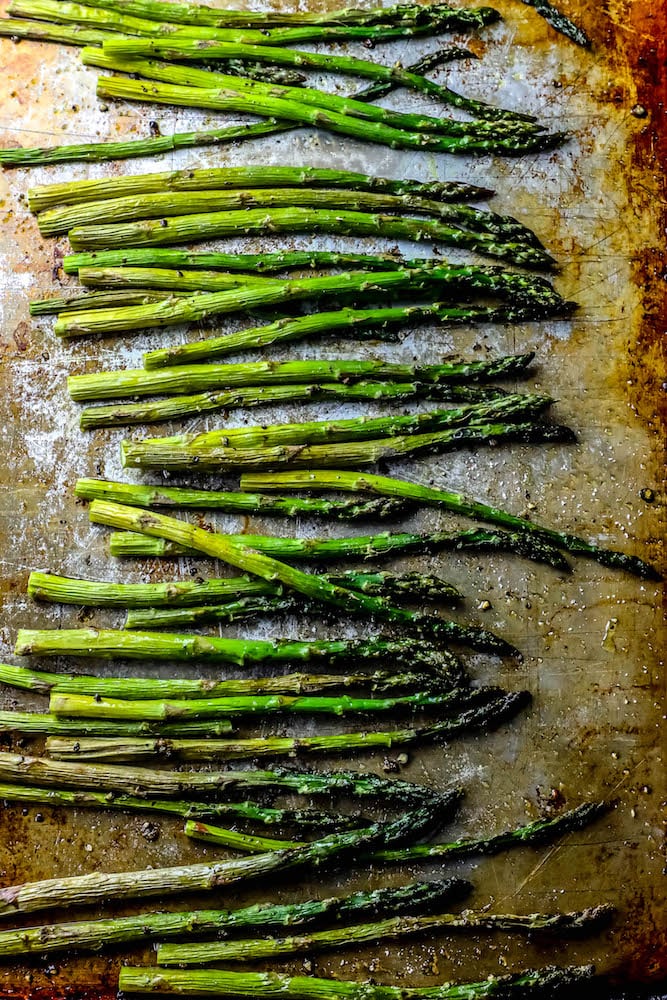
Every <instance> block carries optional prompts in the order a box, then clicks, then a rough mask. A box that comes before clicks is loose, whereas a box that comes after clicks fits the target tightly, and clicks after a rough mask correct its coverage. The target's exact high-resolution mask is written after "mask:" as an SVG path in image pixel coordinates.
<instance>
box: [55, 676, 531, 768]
mask: <svg viewBox="0 0 667 1000" xmlns="http://www.w3.org/2000/svg"><path fill="white" fill-rule="evenodd" d="M529 700H530V696H529V695H528V692H526V691H519V692H516V693H512V694H501V695H499V696H498V697H496V698H493V697H492V698H491V699H490V700H487V695H486V693H484V692H482V693H481V694H479V695H477V693H476V692H473V693H472V694H471V697H470V701H471V703H473V706H474V707H472V708H468V709H466V710H465V711H463V712H461V713H460V714H459V715H457V716H454V717H453V718H451V719H443V720H441V721H439V722H434V723H432V724H431V725H426V726H420V727H417V728H414V727H411V728H407V729H405V728H404V729H394V730H389V731H386V732H368V731H366V730H364V731H363V732H357V733H339V734H335V735H330V736H300V737H296V738H292V737H280V736H271V737H257V738H255V739H239V740H216V739H206V740H171V739H170V740H163V739H160V740H130V739H125V740H123V741H120V740H113V741H110V740H103V739H89V740H87V739H86V740H82V739H77V741H76V742H75V743H74V742H73V741H72V740H65V739H57V738H54V739H51V740H49V741H48V752H49V754H50V755H51V757H52V758H53V759H59V760H64V761H66V760H70V759H76V760H77V761H81V760H93V761H108V760H112V761H116V762H117V761H130V762H132V763H136V762H137V761H144V760H153V761H155V760H160V759H161V758H164V759H166V760H173V759H182V760H189V761H197V762H200V763H201V762H202V761H215V760H221V759H226V760H234V759H244V758H245V759H252V760H254V759H256V758H260V757H277V756H284V755H287V756H289V757H295V756H302V755H304V754H311V753H336V754H341V753H345V754H349V753H353V752H355V751H357V750H373V749H378V748H381V749H383V750H385V751H386V750H392V749H398V748H399V747H409V746H421V745H423V744H424V743H428V742H433V741H435V742H442V741H449V740H451V739H453V738H454V737H456V736H459V735H461V734H462V733H467V732H470V731H474V730H477V729H481V730H485V729H491V728H493V727H495V726H497V725H499V724H500V723H502V722H505V721H507V720H509V719H511V718H513V717H514V716H515V715H516V714H517V712H519V711H520V710H521V709H522V708H524V707H525V706H526V704H527V703H528V701H529ZM478 702H479V703H480V704H477V703H478Z"/></svg>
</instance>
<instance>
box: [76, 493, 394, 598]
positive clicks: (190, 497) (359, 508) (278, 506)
mask: <svg viewBox="0 0 667 1000" xmlns="http://www.w3.org/2000/svg"><path fill="white" fill-rule="evenodd" d="M74 492H75V494H76V496H77V497H81V498H82V499H84V500H117V501H119V502H120V503H126V504H129V505H130V506H131V507H185V508H194V509H197V510H201V509H202V508H204V509H207V510H219V511H220V512H221V513H223V514H236V513H241V514H260V515H262V516H264V515H267V514H268V515H271V516H272V517H273V516H281V517H303V516H306V517H307V516H313V515H316V516H318V517H332V518H334V519H335V520H339V521H352V520H357V519H360V518H379V519H380V520H383V519H384V518H393V517H398V516H399V515H400V514H404V513H405V512H406V511H407V510H410V509H411V508H412V504H409V503H406V502H405V501H403V500H384V499H382V500H371V501H366V500H362V501H361V503H359V502H357V501H356V500H352V501H350V500H315V499H311V498H310V497H306V498H304V497H296V498H295V497H290V496H287V497H276V496H272V495H267V496H262V495H261V494H257V493H238V492H233V493H230V492H226V491H221V490H194V489H189V488H183V487H178V486H176V487H174V486H145V485H138V484H131V483H111V482H105V481H104V480H101V479H78V480H77V482H76V486H75V487H74ZM227 583H228V586H229V588H231V586H232V584H231V581H227ZM252 586H253V587H257V586H258V584H257V582H254V583H253V584H252ZM248 592H249V593H272V592H273V591H270V590H269V591H267V590H266V589H264V590H251V591H248ZM216 593H218V592H216ZM236 593H238V591H234V590H232V589H228V590H224V589H223V590H222V591H220V592H219V593H218V596H221V595H222V594H225V595H226V596H228V595H230V594H236ZM74 603H77V604H81V603H83V602H82V601H76V602H74ZM149 603H150V604H153V603H154V602H152V601H151V602H149ZM195 603H197V601H195Z"/></svg>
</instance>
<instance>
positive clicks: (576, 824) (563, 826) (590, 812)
mask: <svg viewBox="0 0 667 1000" xmlns="http://www.w3.org/2000/svg"><path fill="white" fill-rule="evenodd" d="M613 806H614V803H613V802H584V803H583V804H582V805H580V806H577V807H576V808H575V809H571V810H570V811H569V812H566V813H563V815H562V816H557V817H556V818H555V819H545V820H543V821H541V822H540V821H538V822H537V823H534V824H532V825H531V827H526V831H527V833H526V837H525V839H526V840H528V841H529V842H530V843H531V844H539V843H552V842H553V840H554V839H555V838H556V837H558V836H562V835H563V834H566V833H572V832H573V831H574V830H583V829H584V827H586V826H588V825H589V823H593V822H594V821H595V820H596V819H598V818H599V817H600V816H603V815H604V814H605V813H606V812H609V810H610V809H612V808H613ZM528 831H530V832H528ZM522 839H524V838H522Z"/></svg>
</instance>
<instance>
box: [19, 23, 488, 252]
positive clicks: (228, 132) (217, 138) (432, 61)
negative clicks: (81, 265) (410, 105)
mask: <svg viewBox="0 0 667 1000" xmlns="http://www.w3.org/2000/svg"><path fill="white" fill-rule="evenodd" d="M25 24H29V25H30V26H31V33H28V31H27V30H25V29H24V30H25V34H24V35H23V36H22V35H21V31H19V32H18V37H29V38H47V39H48V38H49V36H48V34H46V35H45V34H44V32H45V31H46V32H48V31H50V30H51V29H52V33H53V35H54V37H53V38H52V39H50V40H53V41H63V42H66V43H68V44H72V45H79V44H81V45H98V44H102V42H104V40H105V38H106V37H107V32H102V31H95V30H90V29H85V28H73V27H69V26H66V25H64V26H61V25H53V26H50V25H45V24H44V22H40V21H31V22H27V21H23V20H19V19H17V20H15V21H12V22H11V25H10V26H9V28H8V27H7V26H8V20H7V19H5V20H3V21H0V34H2V33H3V27H4V28H5V29H6V30H7V31H8V33H9V34H12V33H13V32H12V31H11V30H10V29H11V28H13V26H14V25H25ZM56 36H57V37H56ZM77 39H79V40H77ZM468 58H474V57H473V54H472V53H471V52H468V50H467V49H461V48H458V47H456V46H451V47H449V48H446V49H437V50H436V51H435V52H433V53H431V55H430V56H429V55H427V56H425V57H424V58H423V59H419V60H418V61H417V62H416V63H413V64H412V65H411V66H408V67H406V68H407V69H408V70H411V71H412V72H413V73H419V74H424V73H426V72H428V70H429V69H432V68H433V67H434V66H437V65H439V64H440V63H442V62H448V61H450V60H454V59H468ZM395 86H396V84H395V83H394V82H393V81H385V82H384V83H383V82H380V81H378V82H377V83H375V84H374V85H372V86H370V87H366V88H364V89H363V90H360V91H358V92H357V93H355V94H354V95H353V96H354V98H355V100H357V101H373V100H375V99H376V98H377V97H381V96H382V95H383V94H387V93H389V92H390V91H391V90H394V89H395ZM295 128H298V126H294V125H291V124H289V123H286V122H281V121H277V120H275V119H268V120H267V121H263V122H258V123H256V124H254V125H232V126H226V127H225V128H219V129H210V130H206V131H199V132H177V133H175V134H174V135H171V136H157V137H153V138H150V139H131V140H129V141H127V142H96V143H83V144H74V145H65V146H56V147H54V148H51V149H41V148H37V149H6V150H0V164H2V165H3V166H5V167H21V166H32V165H36V164H47V163H62V162H68V161H69V162H71V161H76V160H84V161H104V160H118V159H131V158H132V157H136V156H151V155H152V156H155V155H158V154H160V153H164V152H171V151H172V150H175V149H187V148H191V147H193V146H211V145H221V144H224V143H227V142H235V141H236V140H237V139H251V138H254V137H256V136H265V135H275V134H277V133H280V132H292V131H294V130H295ZM144 176H146V175H144ZM49 186H51V185H49ZM440 187H442V188H443V191H444V190H445V189H447V188H451V189H452V192H453V191H454V189H460V190H459V191H457V192H456V194H455V195H454V197H456V198H459V199H471V198H476V197H487V196H488V195H490V194H491V193H492V192H490V191H488V190H486V189H484V188H475V187H474V186H473V185H467V184H458V183H457V182H454V181H451V182H443V183H442V184H441V185H440ZM445 196H451V193H449V192H448V194H447V195H445V194H444V193H443V194H442V195H439V197H445ZM84 200H85V198H84ZM269 256H270V255H269ZM274 256H278V255H274ZM329 256H333V255H331V254H330V255H329ZM66 260H67V258H66ZM64 266H65V269H67V264H66V262H64Z"/></svg>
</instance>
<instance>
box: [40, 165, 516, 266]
mask: <svg viewBox="0 0 667 1000" xmlns="http://www.w3.org/2000/svg"><path fill="white" fill-rule="evenodd" d="M230 169H232V168H230ZM307 169H312V168H307ZM152 176H157V177H161V176H168V175H167V174H165V175H162V174H157V175H152V174H139V177H141V178H145V177H152ZM351 176H355V175H351ZM362 176H363V175H362ZM118 179H119V180H120V179H122V180H128V179H129V178H118ZM369 179H371V180H372V178H369ZM78 183H81V184H83V183H92V182H86V181H79V182H78ZM95 183H97V182H95ZM156 183H157V182H156ZM255 183H256V182H255ZM293 183H296V181H295V180H294V179H293ZM389 183H392V182H391V181H390V182H389ZM393 183H400V182H393ZM141 186H143V185H141ZM349 186H350V187H352V186H353V182H350V184H349ZM52 187H55V185H51V184H48V185H46V186H45V187H41V188H40V187H35V188H31V189H30V192H29V195H30V197H31V199H33V200H36V198H37V194H36V193H37V192H40V193H42V192H43V195H42V194H40V199H39V201H40V203H42V204H43V206H44V207H49V205H50V204H51V201H50V199H51V192H50V189H51V188H52ZM64 187H65V185H63V188H64ZM440 187H442V189H443V190H442V193H436V192H433V195H432V197H438V198H439V199H440V200H441V201H449V200H451V201H473V200H475V199H478V198H487V197H490V196H491V195H492V194H493V192H492V191H490V190H489V189H488V188H476V187H473V186H472V185H466V184H459V183H458V182H457V181H450V182H449V183H447V182H446V181H443V182H441V183H440ZM123 190H124V189H123ZM158 190H159V188H158ZM381 190H385V189H384V188H381ZM131 193H132V192H131ZM92 194H94V196H95V197H96V198H101V197H102V194H103V192H102V191H100V190H99V189H98V188H95V190H94V191H93V192H92ZM79 196H80V194H79V192H78V191H75V192H73V193H71V194H70V193H67V194H65V193H64V192H63V193H62V194H58V195H57V196H55V197H56V203H60V199H61V198H62V199H63V204H76V202H77V201H78V200H79ZM87 197H89V195H88V193H83V194H81V200H83V201H85V200H86V199H87ZM42 198H43V200H42ZM72 198H74V201H72V200H71V199H72ZM37 210H38V209H35V211H37ZM434 261H435V259H434V258H432V257H413V258H406V257H398V256H395V255H391V254H375V255H374V254H365V253H339V252H338V251H330V250H279V251H276V252H273V253H265V254H253V253H219V252H217V251H215V252H210V253H209V252H206V251H204V250H199V251H192V252H190V251H189V250H169V249H165V248H160V247H155V248H154V249H148V250H145V249H144V250H98V251H93V252H92V253H74V254H68V255H67V256H65V257H63V261H62V267H63V271H64V272H65V274H78V272H79V269H80V268H82V267H166V268H179V267H198V268H203V269H205V270H209V271H210V270H218V271H249V272H251V273H254V274H267V273H268V274H270V273H272V272H274V271H289V270H293V269H296V268H301V269H303V270H308V269H310V270H316V269H319V268H327V267H337V268H350V267H357V266H358V268H363V269H365V270H366V271H393V270H400V269H401V268H408V269H410V270H412V269H414V268H421V267H428V266H429V265H432V264H433V263H434ZM523 277H524V279H525V275H524V276H523Z"/></svg>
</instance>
